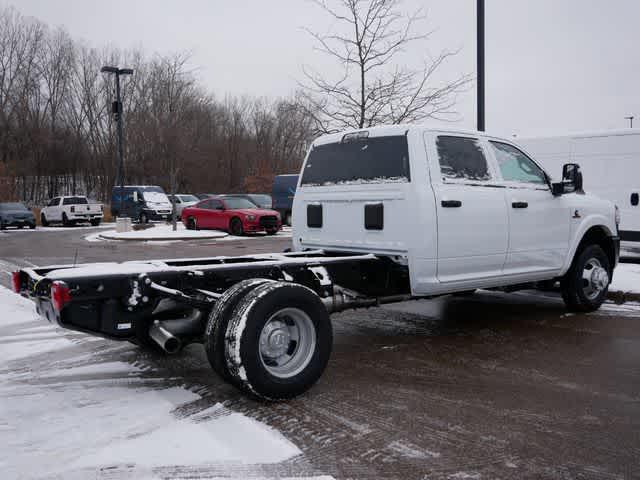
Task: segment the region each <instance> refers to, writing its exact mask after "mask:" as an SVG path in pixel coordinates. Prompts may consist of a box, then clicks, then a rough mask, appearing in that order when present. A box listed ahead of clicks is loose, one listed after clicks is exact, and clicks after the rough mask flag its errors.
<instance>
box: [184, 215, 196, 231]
mask: <svg viewBox="0 0 640 480" xmlns="http://www.w3.org/2000/svg"><path fill="white" fill-rule="evenodd" d="M197 229H198V224H197V223H196V219H195V218H193V217H189V219H188V220H187V230H197Z"/></svg>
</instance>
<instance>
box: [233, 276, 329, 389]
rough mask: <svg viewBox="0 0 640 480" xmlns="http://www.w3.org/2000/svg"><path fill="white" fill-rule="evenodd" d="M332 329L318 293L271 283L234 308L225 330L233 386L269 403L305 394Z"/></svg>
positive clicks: (321, 364)
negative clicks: (238, 386)
mask: <svg viewBox="0 0 640 480" xmlns="http://www.w3.org/2000/svg"><path fill="white" fill-rule="evenodd" d="M332 343H333V330H332V327H331V320H330V319H329V314H328V312H327V309H326V308H325V306H324V305H323V303H322V301H321V300H320V297H319V296H318V295H317V294H316V293H315V292H314V291H313V290H310V289H308V288H307V287H304V286H302V285H298V284H293V283H286V282H269V283H267V284H264V285H260V286H258V287H256V288H254V289H253V290H252V291H250V292H249V293H248V294H247V295H246V296H245V297H243V298H242V300H241V301H240V302H239V303H238V305H237V307H236V308H235V310H234V312H233V314H232V317H231V321H230V322H229V326H228V327H227V333H226V344H225V354H226V360H227V367H228V369H229V373H230V374H231V376H232V378H233V381H234V383H235V384H237V385H240V387H241V388H242V389H243V390H245V391H247V392H248V393H251V394H253V395H254V396H256V397H258V398H260V399H264V400H270V401H276V400H284V399H290V398H294V397H296V396H298V395H301V394H302V393H304V392H306V391H307V390H308V389H309V388H311V386H312V385H313V384H314V383H316V382H317V381H318V379H319V378H320V376H321V375H322V372H324V370H325V368H326V366H327V363H328V361H329V357H330V355H331V348H332Z"/></svg>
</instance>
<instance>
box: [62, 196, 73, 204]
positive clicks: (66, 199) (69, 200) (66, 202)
mask: <svg viewBox="0 0 640 480" xmlns="http://www.w3.org/2000/svg"><path fill="white" fill-rule="evenodd" d="M72 204H73V198H63V199H62V205H72Z"/></svg>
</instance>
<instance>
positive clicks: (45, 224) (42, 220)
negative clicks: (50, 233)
mask: <svg viewBox="0 0 640 480" xmlns="http://www.w3.org/2000/svg"><path fill="white" fill-rule="evenodd" d="M40 223H41V224H42V226H43V227H48V226H49V220H47V217H45V216H44V213H43V214H41V215H40Z"/></svg>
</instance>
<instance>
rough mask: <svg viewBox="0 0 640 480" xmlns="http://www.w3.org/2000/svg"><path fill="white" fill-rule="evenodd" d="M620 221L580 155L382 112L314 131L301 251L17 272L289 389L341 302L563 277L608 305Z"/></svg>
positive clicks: (169, 346)
mask: <svg viewBox="0 0 640 480" xmlns="http://www.w3.org/2000/svg"><path fill="white" fill-rule="evenodd" d="M618 223H619V212H618V209H617V207H615V206H614V205H613V204H612V203H611V202H608V201H605V200H602V199H599V198H597V197H594V196H592V195H589V194H588V193H587V194H585V193H584V190H583V185H582V176H581V174H580V171H579V167H578V166H577V165H575V164H567V165H565V166H564V168H563V177H562V180H561V181H560V182H552V181H551V177H550V176H548V174H547V173H546V172H544V170H542V169H541V168H540V167H539V166H538V165H537V164H536V163H535V161H534V160H533V159H531V158H530V157H529V156H528V155H527V154H526V153H525V152H524V151H523V150H522V149H521V148H519V147H518V146H517V145H515V144H513V143H512V142H511V141H509V140H505V139H500V138H497V137H491V136H488V135H486V134H484V133H481V132H457V131H434V130H428V129H425V128H423V127H415V126H398V125H396V126H390V127H376V128H372V129H368V130H364V131H353V132H347V133H341V134H332V135H326V136H324V137H321V138H320V139H318V140H316V141H315V142H314V143H313V145H312V146H311V149H310V152H309V154H308V155H307V158H306V160H305V163H304V164H303V167H302V174H301V175H300V179H299V185H298V189H297V191H296V197H295V198H294V206H293V225H294V227H293V242H292V243H293V251H292V252H288V253H273V254H264V255H253V256H240V257H213V258H200V259H176V260H159V261H132V262H125V263H119V264H116V263H112V264H84V265H61V266H49V267H39V268H25V269H23V270H20V271H18V272H15V273H14V274H13V287H14V290H15V291H16V292H18V293H20V294H21V295H24V296H26V297H28V298H31V299H32V300H33V301H34V302H35V304H36V309H37V311H38V313H39V314H40V315H41V316H43V317H45V318H46V319H48V320H49V321H50V322H55V323H57V324H59V325H60V326H62V327H64V328H67V329H73V330H78V331H82V332H87V333H90V334H93V335H100V336H103V337H106V338H109V339H116V340H128V341H131V342H133V343H136V344H138V345H140V346H144V347H149V348H154V349H157V350H159V351H162V352H164V353H167V354H175V353H177V352H179V351H180V350H181V348H182V347H184V346H185V345H187V344H189V343H194V342H201V343H203V344H204V346H205V349H206V353H207V356H208V359H209V362H210V363H211V365H212V367H213V369H214V370H215V371H216V372H217V373H218V374H219V375H220V376H221V377H222V378H223V379H224V380H226V381H228V382H229V383H231V384H233V385H235V386H237V387H238V388H240V389H242V390H243V391H245V392H247V393H249V394H252V395H254V396H256V397H258V398H262V399H266V400H283V399H289V398H293V397H295V396H297V395H300V394H301V393H303V392H305V391H307V390H308V389H309V388H310V387H311V386H312V385H313V384H314V383H315V382H316V381H317V380H318V379H319V378H320V376H321V374H322V372H323V371H324V369H325V367H326V365H327V362H328V360H329V356H330V354H331V348H332V326H331V321H330V319H329V314H330V313H332V312H337V311H340V310H344V309H348V308H359V307H368V306H376V305H380V304H383V303H390V302H398V301H403V300H407V299H410V298H417V297H422V298H425V297H426V298H428V297H434V296H437V295H444V294H450V293H456V292H468V291H470V290H474V289H477V288H483V289H487V288H489V289H491V288H494V289H502V290H506V291H514V290H517V289H519V288H532V287H534V288H537V287H543V288H549V287H550V286H553V285H556V284H557V282H558V281H559V284H560V290H561V293H562V297H563V300H564V301H565V303H566V305H567V307H568V308H569V309H570V310H574V311H590V310H595V309H597V308H598V307H599V306H600V305H601V304H602V302H603V301H604V299H605V297H606V292H607V288H608V286H609V283H610V280H611V278H612V275H613V271H614V268H615V266H616V264H617V262H618V256H619V238H618Z"/></svg>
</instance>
